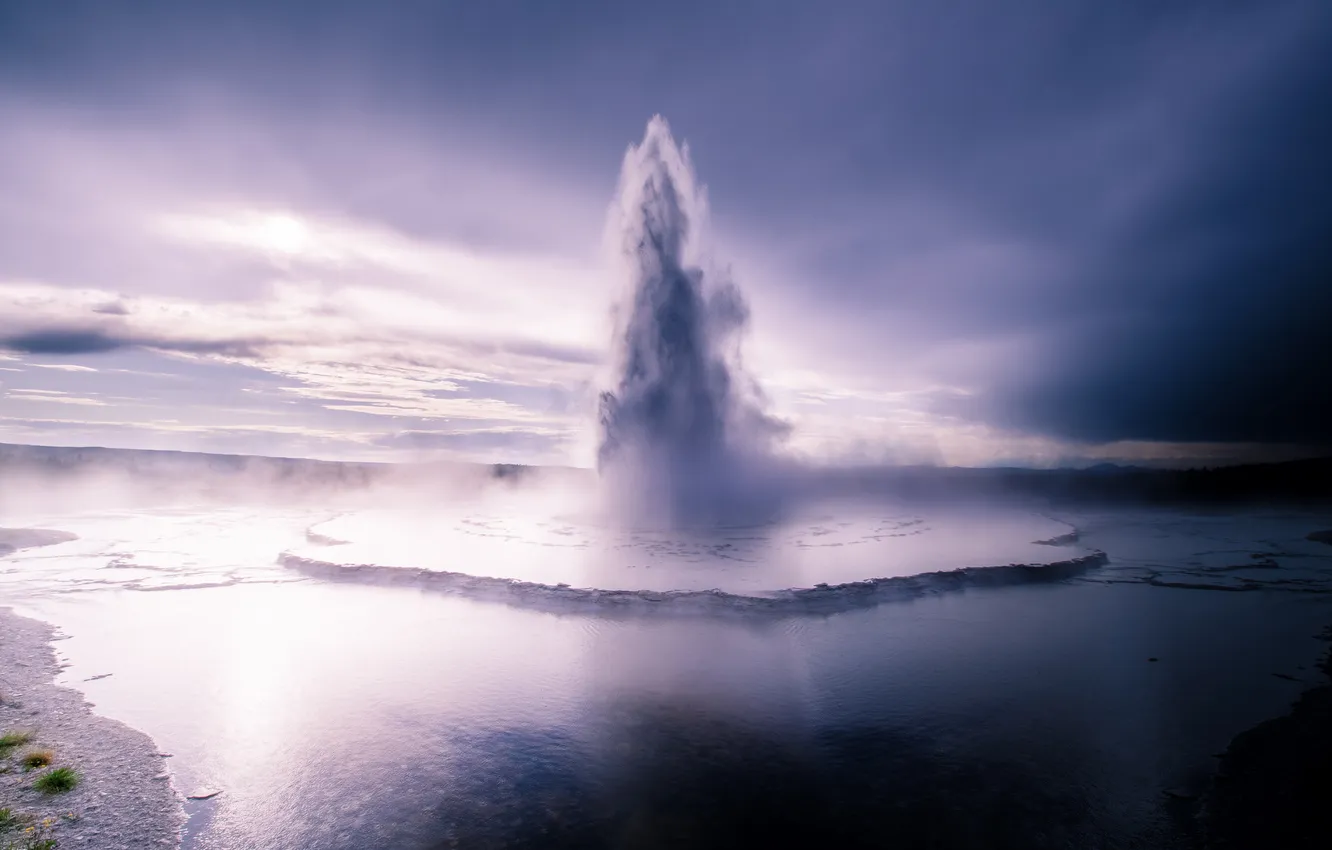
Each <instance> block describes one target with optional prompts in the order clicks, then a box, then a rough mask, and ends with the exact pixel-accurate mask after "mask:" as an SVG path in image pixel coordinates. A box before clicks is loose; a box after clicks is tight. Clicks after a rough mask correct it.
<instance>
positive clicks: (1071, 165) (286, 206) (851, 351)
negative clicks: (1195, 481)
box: [0, 0, 1332, 465]
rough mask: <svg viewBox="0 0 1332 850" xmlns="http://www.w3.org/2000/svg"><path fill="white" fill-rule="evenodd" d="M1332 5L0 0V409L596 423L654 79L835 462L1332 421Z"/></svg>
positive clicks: (1230, 444)
mask: <svg viewBox="0 0 1332 850" xmlns="http://www.w3.org/2000/svg"><path fill="white" fill-rule="evenodd" d="M1329 91H1332V4H1328V3H1326V2H1323V1H1322V0H1310V1H1309V2H1280V0H1275V2H1274V0H1266V2H1253V3H1249V2H1230V3H1211V2H1207V3H1202V2H1200V3H1189V2H1172V3H1160V2H1142V3H1138V2H1127V3H1104V2H1090V1H1089V2H1067V0H1041V1H1040V2H1036V1H1035V0H1009V2H1005V3H992V2H984V0H976V2H955V0H937V2H929V3H921V2H914V0H912V1H911V2H906V1H905V0H864V2H861V0H836V2H813V0H810V2H792V0H726V1H725V2H712V0H709V2H694V0H676V1H675V2H672V3H647V2H643V3H639V2H624V0H616V1H615V2H610V1H609V0H608V2H583V0H565V2H560V3H553V2H541V0H527V2H519V0H486V2H480V0H475V1H474V0H434V2H426V0H395V1H394V2H371V1H370V0H366V2H339V1H338V0H322V2H294V0H293V1H291V2H284V1H283V0H269V1H268V2H262V3H259V2H254V3H252V2H246V0H228V2H220V1H219V2H213V3H204V2H148V1H147V0H144V1H143V2H122V3H110V2H100V1H99V0H86V2H81V0H63V2H60V3H54V2H50V0H0V441H7V442H27V443H42V444H55V445H110V446H128V447H158V448H175V449H192V450H206V451H239V452H251V453H262V454H282V455H307V456H316V457H328V458H346V459H393V458H404V459H405V458H414V457H435V456H451V457H463V458H474V459H480V460H509V461H517V462H542V463H572V464H579V465H587V464H589V463H590V462H591V459H592V456H593V440H594V433H593V428H592V410H593V407H594V397H595V387H596V386H598V382H599V381H600V380H601V369H602V365H601V364H602V363H603V362H604V360H605V356H606V352H607V348H608V342H609V339H610V319H609V305H610V303H611V302H612V300H613V298H614V297H615V295H616V294H617V291H618V290H617V284H616V281H615V280H613V279H612V275H611V274H610V273H609V272H608V271H607V269H608V264H607V262H606V250H605V247H604V246H605V244H606V242H607V240H606V238H605V233H604V231H605V220H606V214H607V210H608V208H609V205H610V202H611V198H612V194H613V193H614V191H615V185H616V179H617V170H618V168H619V164H620V161H621V159H622V157H623V155H624V151H625V149H626V147H627V146H628V145H629V144H630V143H632V142H634V141H636V140H637V139H638V138H640V137H641V135H642V133H643V128H644V126H645V124H646V122H647V120H648V119H649V118H650V117H651V116H652V115H653V114H655V113H661V114H662V115H664V116H665V117H666V118H667V119H668V120H669V121H670V123H671V126H672V128H673V130H674V132H675V133H676V135H677V136H679V137H681V138H682V139H684V140H685V141H687V142H688V144H689V146H690V150H691V154H692V157H693V161H694V163H695V165H696V166H697V168H698V171H699V173H700V178H701V180H702V181H703V182H704V183H706V184H707V186H708V191H709V196H710V199H711V205H712V219H713V222H712V224H713V229H714V232H713V233H712V236H711V240H710V241H711V243H712V244H713V245H714V246H715V248H714V250H715V251H716V253H717V254H718V255H720V256H723V257H724V258H725V259H726V260H728V261H729V262H730V264H731V267H732V271H733V275H734V277H735V279H736V281H737V282H738V284H739V285H740V287H741V288H742V290H743V291H744V293H745V294H746V296H747V297H748V299H749V301H750V302H751V307H752V312H753V324H752V327H751V329H750V338H749V343H748V348H747V359H748V363H749V366H750V368H751V370H752V371H753V372H754V373H755V374H756V375H757V376H758V377H759V379H760V380H761V381H762V383H763V385H764V387H765V389H766V390H767V393H768V395H769V396H770V397H771V401H772V405H773V408H774V412H776V413H777V414H779V415H781V416H783V417H785V418H787V419H788V420H790V422H791V423H792V424H793V426H794V430H793V433H792V436H791V439H790V450H791V451H793V452H797V453H800V454H801V455H803V456H806V457H811V458H818V459H821V460H825V461H828V462H836V463H858V462H884V461H896V462H942V463H953V464H990V463H1029V464H1041V465H1047V464H1053V463H1072V462H1092V461H1096V460H1101V459H1120V460H1160V459H1166V460H1173V461H1178V462H1189V461H1196V460H1224V459H1234V458H1269V457H1273V458H1274V457H1287V456H1295V455H1301V454H1308V453H1317V452H1318V451H1320V450H1327V448H1328V446H1329V445H1332V401H1330V400H1329V397H1330V396H1332V393H1329V392H1328V389H1327V388H1328V385H1329V380H1328V374H1329V371H1332V332H1329V331H1328V321H1329V319H1328V317H1329V316H1330V315H1332V279H1330V277H1332V276H1330V275H1329V272H1330V271H1332V175H1330V174H1329V155H1328V151H1332V110H1329V109H1328V92H1329Z"/></svg>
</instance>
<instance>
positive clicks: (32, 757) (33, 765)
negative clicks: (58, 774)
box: [19, 750, 55, 770]
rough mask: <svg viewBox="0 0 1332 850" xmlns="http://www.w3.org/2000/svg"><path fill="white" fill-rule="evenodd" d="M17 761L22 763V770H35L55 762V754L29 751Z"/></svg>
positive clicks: (45, 751) (44, 751)
mask: <svg viewBox="0 0 1332 850" xmlns="http://www.w3.org/2000/svg"><path fill="white" fill-rule="evenodd" d="M19 761H21V762H22V763H23V769H24V770H35V769H37V768H39V767H46V766H47V765H49V764H50V763H51V762H53V761H55V753H53V752H52V751H50V750H29V751H28V752H26V753H24V754H23V758H21V759H19Z"/></svg>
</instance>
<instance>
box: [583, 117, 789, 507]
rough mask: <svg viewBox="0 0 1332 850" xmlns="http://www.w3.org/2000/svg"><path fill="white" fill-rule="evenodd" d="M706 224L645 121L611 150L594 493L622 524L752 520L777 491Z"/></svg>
mask: <svg viewBox="0 0 1332 850" xmlns="http://www.w3.org/2000/svg"><path fill="white" fill-rule="evenodd" d="M706 221H707V203H706V198H705V194H704V191H703V188H702V187H701V186H700V185H699V184H698V182H697V181H696V179H695V176H694V171H693V167H692V165H691V164H690V161H689V155H688V149H687V148H682V147H681V146H679V145H677V144H676V142H675V140H674V139H673V138H672V137H671V132H670V128H669V127H668V126H667V124H666V121H665V120H664V119H663V118H661V117H660V116H657V117H654V118H653V119H652V120H651V121H650V122H648V126H647V133H646V134H645V136H644V137H643V141H642V143H641V144H638V145H636V146H631V147H630V148H629V150H628V152H627V153H626V154H625V158H624V166H623V169H622V171H621V174H620V186H619V192H618V195H617V201H616V203H615V204H614V205H613V207H612V211H611V221H610V226H611V230H612V235H613V237H614V238H615V240H616V242H617V244H616V248H617V261H618V263H619V268H618V272H619V277H620V279H621V280H622V282H623V284H624V292H623V294H622V296H621V297H622V299H623V300H622V301H620V302H619V303H618V304H617V307H616V316H615V318H616V329H615V339H614V348H613V361H612V374H611V378H610V380H609V382H608V383H609V384H610V386H609V387H608V388H607V389H605V390H604V391H603V392H602V393H601V396H600V410H599V420H600V422H599V424H600V434H599V438H600V441H599V446H598V457H597V461H598V469H599V471H600V473H601V477H602V482H603V487H604V492H605V494H606V495H607V496H608V499H609V502H610V504H611V506H612V507H613V509H614V510H615V512H616V514H617V516H619V517H620V518H621V519H628V520H630V521H632V522H650V523H653V524H669V525H673V526H677V525H696V524H704V525H712V524H729V523H734V522H748V521H754V520H756V519H761V518H763V517H765V516H766V515H769V514H771V513H772V511H773V510H774V509H775V508H776V506H777V499H778V494H779V493H780V490H781V488H780V487H779V486H777V481H776V476H775V468H774V454H773V448H774V441H775V440H776V439H778V438H780V437H781V436H782V435H784V433H785V431H786V426H785V424H784V423H782V422H780V421H779V420H776V419H774V418H773V417H771V416H769V415H768V414H767V413H765V411H764V405H763V394H762V392H761V390H760V388H759V386H758V383H757V382H756V381H755V380H754V379H752V378H751V377H749V376H748V375H747V374H746V372H745V371H744V369H743V368H742V366H741V362H740V340H741V335H742V331H743V330H744V329H745V326H746V324H747V322H748V319H749V311H748V307H747V306H746V304H745V301H744V299H743V298H742V297H741V295H740V291H739V290H738V289H737V288H736V286H735V284H734V283H733V282H732V281H731V279H730V277H729V275H728V274H726V273H725V272H723V271H722V270H721V269H719V268H718V267H716V266H714V265H711V264H710V263H709V258H708V256H707V246H706V244H705V241H704V238H703V237H704V235H705V232H706Z"/></svg>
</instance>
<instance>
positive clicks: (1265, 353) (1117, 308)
mask: <svg viewBox="0 0 1332 850" xmlns="http://www.w3.org/2000/svg"><path fill="white" fill-rule="evenodd" d="M1329 34H1332V28H1329V27H1327V26H1324V27H1323V28H1322V30H1321V32H1316V33H1311V34H1309V36H1308V37H1307V38H1306V39H1305V40H1304V43H1302V44H1299V45H1298V46H1299V48H1300V50H1299V51H1298V52H1296V53H1295V54H1294V55H1292V56H1290V57H1281V58H1279V59H1274V60H1273V62H1272V63H1271V65H1270V66H1268V67H1265V68H1262V69H1259V71H1258V73H1257V75H1256V76H1257V79H1256V80H1251V81H1247V82H1248V83H1249V84H1248V85H1241V86H1236V87H1235V90H1233V91H1232V92H1229V93H1228V95H1227V98H1226V100H1227V103H1226V105H1225V108H1224V109H1221V110H1218V111H1217V112H1216V113H1215V114H1211V115H1207V116H1205V117H1204V118H1203V119H1202V120H1200V121H1198V122H1196V124H1194V126H1181V127H1178V128H1176V131H1175V132H1174V133H1173V134H1172V137H1171V145H1172V146H1173V147H1175V148H1176V149H1177V151H1178V156H1179V159H1180V163H1179V164H1178V165H1177V166H1176V167H1175V169H1174V170H1173V171H1172V173H1170V174H1169V175H1167V176H1164V177H1163V178H1162V179H1161V180H1160V182H1159V183H1158V184H1157V185H1156V186H1155V187H1154V188H1153V190H1152V192H1151V195H1150V197H1149V198H1148V199H1147V200H1146V201H1145V202H1144V203H1143V204H1142V207H1141V209H1140V210H1138V211H1137V212H1136V214H1135V215H1133V216H1132V217H1131V218H1129V219H1128V220H1127V221H1125V222H1124V223H1123V224H1122V225H1120V226H1118V227H1115V228H1112V229H1110V230H1109V232H1108V233H1107V234H1106V236H1105V238H1104V240H1103V242H1102V244H1100V245H1099V246H1097V248H1096V251H1095V252H1094V253H1092V254H1090V255H1089V257H1088V260H1089V261H1088V262H1087V263H1086V265H1085V266H1084V267H1082V268H1077V269H1074V270H1073V271H1072V272H1070V278H1069V280H1068V282H1067V286H1068V287H1069V288H1070V289H1071V290H1072V297H1071V299H1070V303H1069V304H1068V305H1066V307H1065V309H1066V310H1067V312H1066V313H1062V314H1055V315H1052V316H1050V321H1052V322H1058V321H1061V320H1064V319H1068V320H1069V321H1070V322H1071V323H1073V327H1075V328H1077V332H1076V333H1072V334H1069V335H1068V336H1067V338H1065V339H1063V340H1061V341H1060V342H1059V343H1058V344H1057V345H1054V346H1052V347H1051V349H1050V354H1051V355H1052V357H1051V359H1050V360H1049V361H1047V363H1048V365H1039V364H1033V369H1032V371H1033V372H1034V374H1029V375H1025V376H1024V375H1020V374H1006V375H1003V376H1001V377H1000V378H999V379H998V380H997V382H996V383H995V384H994V385H993V386H992V387H990V388H989V389H988V390H987V392H986V394H985V396H984V398H983V403H982V405H981V406H980V407H979V408H977V409H975V410H974V413H976V415H980V416H985V417H987V418H991V419H993V420H997V421H1001V422H1003V423H1005V424H1011V425H1013V426H1016V427H1019V428H1024V429H1036V430H1042V431H1046V432H1049V433H1054V434H1058V435H1064V436H1072V437H1077V438H1080V439H1086V440H1114V439H1125V438H1128V439H1140V440H1175V441H1204V440H1217V441H1238V442H1244V441H1259V442H1267V441H1278V442H1297V443H1298V442H1303V443H1313V444H1319V443H1322V444H1328V443H1332V394H1329V393H1328V392H1327V389H1326V388H1327V386H1328V384H1329V381H1330V380H1332V332H1330V331H1329V329H1328V317H1329V316H1330V315H1332V167H1330V166H1329V154H1328V151H1332V110H1329V109H1328V106H1327V105H1328V98H1329V92H1332V39H1329V38H1328V35H1329ZM1125 179H1132V175H1131V174H1126V175H1125Z"/></svg>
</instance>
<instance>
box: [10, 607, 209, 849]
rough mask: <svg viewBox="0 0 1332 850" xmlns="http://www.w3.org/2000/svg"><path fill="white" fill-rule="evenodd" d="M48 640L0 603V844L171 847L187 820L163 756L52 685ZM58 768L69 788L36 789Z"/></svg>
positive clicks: (54, 669)
mask: <svg viewBox="0 0 1332 850" xmlns="http://www.w3.org/2000/svg"><path fill="white" fill-rule="evenodd" d="M53 638H54V632H53V629H52V628H51V627H50V626H48V625H47V624H45V623H41V622H38V621H36V620H31V619H28V618H26V617H20V616H18V615H17V614H15V613H13V612H12V611H11V610H9V609H7V608H0V847H4V848H7V850H8V848H11V847H13V848H20V849H21V850H27V848H41V850H54V848H72V847H81V848H90V850H140V849H141V848H152V847H178V846H179V845H180V829H181V825H182V823H183V822H184V816H183V813H182V808H181V801H180V799H179V797H178V796H177V794H176V793H175V791H174V790H173V789H172V788H171V784H170V780H169V779H168V776H167V772H166V767H165V764H164V760H165V754H162V753H159V752H158V750H157V747H156V746H155V745H154V744H153V741H152V739H150V738H149V737H148V736H147V735H144V734H143V733H141V732H138V731H136V730H134V729H131V728H130V727H128V726H126V725H125V724H123V723H120V722H118V721H115V720H111V719H109V718H106V717H102V716H100V715H97V714H94V713H93V712H92V711H91V710H90V709H91V706H90V704H89V703H87V702H86V701H85V700H84V698H83V695H82V694H80V693H79V692H77V691H74V690H71V689H69V688H65V687H60V686H58V685H56V684H55V682H54V680H55V676H56V674H57V673H58V672H59V666H58V665H57V663H56V657H55V651H54V650H53V649H52V646H51V641H52V640H53ZM45 759H49V762H50V763H49V764H46V765H37V766H30V765H29V762H41V761H43V760H45ZM62 768H66V769H68V770H69V771H72V772H73V774H74V775H75V776H76V777H77V780H76V784H74V787H72V788H69V789H68V790H56V789H58V788H59V787H61V786H60V785H59V783H56V782H51V781H47V782H46V783H45V784H46V785H47V786H48V789H47V790H46V791H43V790H40V789H39V787H38V786H39V785H41V784H43V777H45V776H47V775H49V774H52V773H53V772H56V771H59V770H60V769H62ZM60 776H61V777H62V778H65V777H68V776H69V774H68V772H62V773H61V774H60ZM44 841H45V842H54V843H42V842H44Z"/></svg>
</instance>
